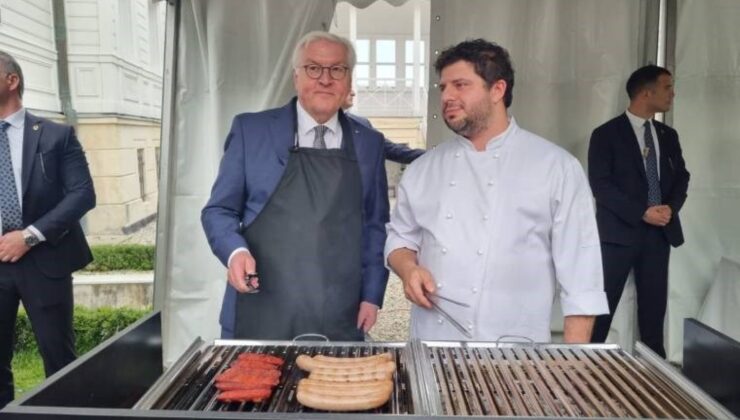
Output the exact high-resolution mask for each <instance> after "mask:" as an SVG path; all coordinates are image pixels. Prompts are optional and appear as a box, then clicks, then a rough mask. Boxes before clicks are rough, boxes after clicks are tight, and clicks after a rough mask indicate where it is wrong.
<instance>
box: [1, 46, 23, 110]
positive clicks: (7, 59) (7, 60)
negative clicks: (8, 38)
mask: <svg viewBox="0 0 740 420" xmlns="http://www.w3.org/2000/svg"><path fill="white" fill-rule="evenodd" d="M0 71H2V72H4V73H6V74H16V75H18V79H19V82H18V96H20V97H21V98H23V70H21V66H20V65H19V64H18V62H17V61H15V58H13V56H12V55H10V54H8V53H6V52H5V51H2V50H0Z"/></svg>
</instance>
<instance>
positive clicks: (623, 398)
mask: <svg viewBox="0 0 740 420" xmlns="http://www.w3.org/2000/svg"><path fill="white" fill-rule="evenodd" d="M414 348H415V349H416V350H417V351H419V350H418V349H420V348H421V351H422V353H420V354H421V357H423V358H425V359H428V360H430V361H431V362H430V363H427V366H426V367H423V366H422V369H421V370H420V371H419V376H420V377H421V379H422V381H423V382H424V383H426V384H430V383H432V384H435V386H437V389H436V391H437V392H432V393H430V394H429V396H430V397H429V398H428V401H427V403H428V405H429V411H430V414H431V415H441V416H475V415H496V416H502V415H503V416H522V415H526V416H533V417H537V418H551V417H566V418H568V417H570V418H575V417H577V418H584V417H588V418H596V417H604V416H612V417H613V416H617V417H635V418H643V417H645V413H651V412H654V413H655V415H656V416H661V415H663V416H666V414H661V412H660V410H659V409H656V407H660V404H668V405H671V404H674V403H675V401H677V400H682V401H685V405H684V406H681V407H671V408H670V409H669V411H668V412H669V413H671V412H672V413H673V414H669V415H668V416H669V417H677V416H678V417H684V416H686V415H691V416H694V417H697V418H706V417H715V418H734V417H733V416H732V414H731V413H730V412H729V411H728V410H726V409H725V408H724V407H722V406H721V405H719V404H718V403H717V402H716V401H714V400H713V399H712V398H711V397H709V396H708V395H706V394H705V393H704V392H703V391H702V390H701V389H699V388H698V387H697V386H696V385H694V384H692V383H691V382H690V381H688V380H687V379H686V378H685V377H683V376H682V375H681V374H680V373H679V372H678V371H677V370H676V369H675V368H673V367H672V366H670V365H669V364H668V363H667V362H666V361H665V360H663V359H661V358H660V357H659V356H657V355H656V354H655V353H653V352H652V351H651V350H650V349H649V348H647V347H646V346H645V345H644V344H642V343H639V342H638V343H636V346H635V355H631V354H629V353H627V352H625V351H623V350H622V349H621V348H620V347H619V346H617V345H611V344H583V345H565V344H534V345H533V344H521V343H492V342H452V341H420V342H419V345H417V346H414ZM494 349H495V350H497V351H492V350H494ZM481 351H486V352H488V353H489V355H488V356H486V357H483V358H482V359H478V360H477V361H476V363H470V362H468V360H467V358H466V360H464V361H462V362H461V361H460V357H459V356H460V355H455V356H453V355H452V353H467V354H468V356H470V355H471V354H475V353H478V355H479V354H480V352H481ZM499 352H506V353H507V354H511V355H512V356H513V357H514V360H519V359H522V358H524V359H525V360H527V362H528V363H517V364H516V365H507V368H506V369H501V368H499V367H496V368H494V366H492V363H491V362H494V363H504V364H508V363H509V359H504V358H501V356H498V355H499V354H500V353H499ZM609 352H611V353H612V356H614V354H617V355H618V358H617V360H618V364H620V365H621V366H619V367H618V368H619V369H621V371H620V372H619V373H620V374H621V375H622V377H621V379H619V375H613V376H616V377H617V381H616V383H617V386H614V385H612V383H613V382H612V381H613V378H612V377H609V378H608V379H607V378H606V377H605V375H606V376H609V375H612V374H611V373H610V372H609V370H608V369H609V368H610V366H607V365H611V367H614V365H615V363H617V362H615V361H614V360H615V359H614V358H613V357H612V359H611V360H610V359H608V358H604V355H605V354H606V353H609ZM539 354H548V355H551V356H553V358H552V360H546V359H541V360H540V361H539V362H537V358H539ZM555 355H558V356H555ZM440 356H444V357H445V360H447V358H448V357H450V358H451V359H449V360H451V361H452V363H453V364H454V365H455V366H454V367H453V368H452V369H451V370H450V368H449V366H447V368H445V366H443V365H446V364H447V363H448V362H447V361H446V362H444V363H442V364H440V363H438V362H436V361H433V358H437V357H440ZM417 357H419V356H417ZM476 357H477V356H476ZM453 358H454V360H453ZM497 358H498V359H497ZM574 358H580V359H584V360H587V363H592V365H591V366H590V367H589V369H591V368H592V369H593V370H592V371H588V372H586V371H585V370H582V371H577V373H572V372H568V370H567V369H563V370H561V369H550V368H549V367H548V366H547V364H548V363H550V364H555V365H558V364H560V365H568V366H574V367H575V366H581V365H582V366H581V367H580V368H577V369H584V367H583V366H587V365H584V364H583V363H581V362H580V360H579V361H577V360H574ZM461 363H462V364H464V365H465V366H462V365H461ZM500 366H504V365H500ZM484 369H485V370H486V371H487V372H494V371H495V372H496V373H495V374H494V375H490V374H489V373H486V374H485V375H483V374H482V372H481V371H482V370H484ZM452 375H454V377H452ZM631 376H633V377H631ZM440 377H444V379H443V380H442V381H440V380H439V378H440ZM471 377H474V379H475V380H474V381H473V380H471ZM534 377H539V378H541V379H542V380H540V381H539V382H538V381H536V380H529V379H528V378H534ZM635 378H636V379H635ZM481 381H489V382H496V383H495V384H493V386H487V385H485V384H484V385H483V386H481V385H480V384H481ZM599 381H602V382H601V384H600V383H599ZM620 381H621V383H620ZM631 381H635V382H639V383H640V384H641V386H642V387H643V390H645V389H646V395H638V393H636V392H634V391H630V386H631V384H629V385H628V384H626V383H625V382H631ZM553 384H555V385H556V386H552V385H553ZM602 384H603V385H602ZM656 384H659V389H657V388H656ZM471 387H472V388H475V389H470V388H471ZM568 387H570V388H571V389H567V388H568ZM485 388H488V389H485ZM575 388H577V390H576V389H575ZM617 388H619V389H617ZM494 389H495V390H494ZM512 389H516V390H517V391H518V392H508V391H510V390H512ZM502 391H503V393H505V394H506V398H502V395H501V393H502ZM620 391H622V392H620ZM656 392H665V393H666V395H658V396H657V397H655V398H647V399H646V398H643V397H645V396H647V395H649V394H650V393H653V395H655V393H656ZM481 394H482V395H483V397H481ZM493 394H498V395H493ZM566 394H567V395H566ZM594 394H596V395H594ZM640 394H641V393H640ZM457 395H460V396H461V397H457ZM581 395H585V397H583V398H582V399H581V400H577V398H581V397H580V396H581ZM573 396H576V397H577V398H573ZM461 398H462V399H461ZM494 399H495V400H496V401H497V404H490V405H489V404H487V402H488V400H494ZM656 400H660V401H656ZM594 402H598V403H599V404H594ZM602 403H603V404H605V405H606V407H603V406H600V404H602ZM482 405H485V407H483V406H482ZM498 405H504V406H505V407H506V408H505V409H504V410H502V411H496V410H497V406H498ZM636 406H637V407H636ZM445 407H448V408H450V409H449V410H446V409H445ZM646 407H652V411H651V408H647V410H646ZM671 410H672V411H671ZM648 416H649V415H648Z"/></svg>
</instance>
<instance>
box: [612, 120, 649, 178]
mask: <svg viewBox="0 0 740 420" xmlns="http://www.w3.org/2000/svg"><path fill="white" fill-rule="evenodd" d="M619 130H620V131H621V133H620V136H619V138H621V139H625V144H624V147H626V148H627V150H629V153H628V154H629V157H630V160H632V162H633V164H634V165H636V166H637V168H638V172H639V173H640V175H641V176H642V179H643V180H644V181H645V182H647V175H646V174H645V163H644V162H643V159H642V151H641V150H640V143H638V142H637V137H636V136H635V130H633V129H632V124H630V120H629V118H627V114H622V118H621V119H620V122H619Z"/></svg>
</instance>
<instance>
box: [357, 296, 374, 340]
mask: <svg viewBox="0 0 740 420" xmlns="http://www.w3.org/2000/svg"><path fill="white" fill-rule="evenodd" d="M377 321H378V305H375V304H372V303H370V302H360V311H359V312H358V313H357V329H362V331H363V332H365V333H367V332H368V331H370V328H372V327H373V325H375V322H377Z"/></svg>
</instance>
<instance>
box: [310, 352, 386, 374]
mask: <svg viewBox="0 0 740 420" xmlns="http://www.w3.org/2000/svg"><path fill="white" fill-rule="evenodd" d="M317 357H318V356H316V357H309V356H306V355H304V354H302V355H300V356H298V357H297V358H296V364H297V365H298V367H299V368H301V369H303V370H306V371H309V372H311V371H313V370H315V369H353V371H354V369H357V370H358V371H359V370H370V368H374V367H377V366H385V369H390V367H389V366H393V369H394V370H395V363H394V362H393V361H388V360H383V359H382V358H375V359H371V360H366V359H365V358H363V360H359V361H356V362H343V361H341V360H344V359H337V358H333V359H325V358H324V359H318V358H317ZM349 360H355V359H349Z"/></svg>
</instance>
